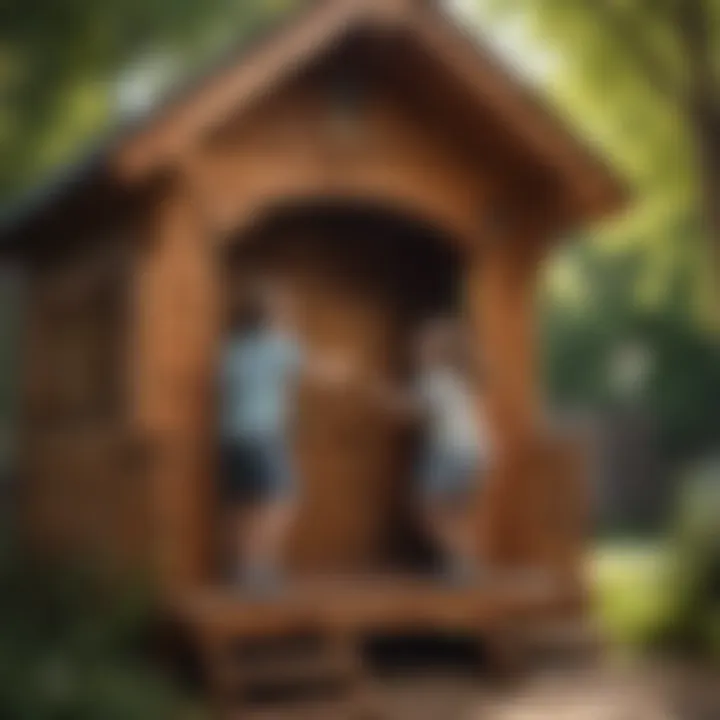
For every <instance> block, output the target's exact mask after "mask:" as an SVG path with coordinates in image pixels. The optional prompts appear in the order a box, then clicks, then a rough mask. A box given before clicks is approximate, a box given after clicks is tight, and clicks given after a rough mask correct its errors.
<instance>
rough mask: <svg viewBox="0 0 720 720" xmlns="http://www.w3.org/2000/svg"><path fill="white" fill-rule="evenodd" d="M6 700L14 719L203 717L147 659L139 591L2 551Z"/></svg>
mask: <svg viewBox="0 0 720 720" xmlns="http://www.w3.org/2000/svg"><path fill="white" fill-rule="evenodd" d="M0 587H1V588H2V593H1V594H0V708H2V717H3V718H7V720H65V719H67V720H98V719H99V718H103V720H148V718H153V719H156V718H157V720H162V719H163V718H167V719H168V720H182V719H183V718H186V719H188V720H189V718H191V717H192V718H197V717H199V715H197V714H194V710H193V709H192V708H191V707H190V705H189V704H188V702H187V701H186V699H185V698H184V697H183V696H182V694H180V692H179V690H178V689H177V688H176V687H175V686H174V685H173V684H172V683H171V682H170V680H169V679H168V678H167V677H165V675H164V674H162V673H161V672H160V671H159V670H158V669H157V668H156V667H155V666H154V665H153V664H151V663H150V662H149V660H148V659H147V653H146V647H145V645H146V633H147V630H148V622H149V613H148V606H147V604H146V602H145V601H144V600H143V599H142V598H141V597H139V596H138V597H129V596H125V597H123V598H122V599H112V600H109V599H108V598H107V597H106V596H103V594H102V593H100V592H99V591H98V588H97V585H96V584H95V583H94V582H93V581H92V579H91V578H90V577H89V575H88V574H86V573H84V572H80V571H78V570H70V569H67V568H64V569H60V568H57V567H46V566H41V565H38V564H36V563H33V561H31V560H30V559H28V558H26V557H23V556H22V555H19V554H17V553H16V552H13V551H12V549H6V551H5V552H4V553H3V556H2V558H0Z"/></svg>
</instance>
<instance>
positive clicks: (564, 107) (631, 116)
mask: <svg viewBox="0 0 720 720" xmlns="http://www.w3.org/2000/svg"><path fill="white" fill-rule="evenodd" d="M692 4H693V5H697V7H699V8H700V10H701V12H703V13H705V15H706V17H707V23H706V28H707V32H708V33H709V34H710V36H711V40H710V43H711V47H712V46H714V47H720V42H718V40H720V10H718V7H720V6H718V4H717V3H714V2H712V0H698V3H692ZM681 5H683V3H678V2H676V1H675V0H667V1H663V2H648V1H647V0H622V1H621V2H617V1H615V0H597V1H593V2H590V1H582V2H580V1H578V2H567V1H566V0H543V2H536V1H535V0H484V1H483V0H477V6H478V8H479V9H484V10H485V12H486V17H487V18H489V21H490V22H491V23H493V24H494V25H495V26H496V27H499V28H502V27H503V26H505V25H507V24H510V23H515V24H520V26H521V27H522V28H523V30H524V31H525V34H526V35H527V36H528V38H529V42H527V43H526V44H525V45H524V47H523V48H522V49H521V52H525V53H527V57H526V58H525V59H526V60H527V62H528V63H532V55H533V52H535V53H543V52H546V53H549V54H550V55H551V56H552V57H553V59H554V60H555V62H554V63H553V66H552V72H551V73H549V74H548V75H547V76H546V77H545V78H544V83H543V84H544V88H543V89H544V90H545V91H546V92H547V93H549V95H550V97H551V98H552V100H553V102H554V104H555V105H556V107H557V109H558V111H559V112H560V114H562V115H565V116H567V117H568V119H569V124H570V125H571V126H572V127H576V128H578V130H579V131H581V134H582V135H583V136H585V137H589V138H591V139H592V142H593V143H594V144H595V145H597V146H598V147H599V148H600V150H601V152H602V154H603V155H604V156H606V157H608V158H609V159H610V161H611V164H612V165H613V167H615V168H617V169H618V170H619V172H620V173H621V174H622V175H623V176H624V177H625V178H626V179H627V181H628V183H629V185H630V187H631V191H632V206H631V208H630V211H629V212H628V213H626V214H624V216H623V217H622V218H620V219H618V220H616V221H614V222H612V223H610V224H607V225H606V226H605V227H603V228H602V229H601V231H600V232H599V233H598V235H597V236H596V238H595V240H596V241H597V242H596V244H597V247H598V248H602V252H603V253H605V254H609V255H612V254H614V253H618V252H619V253H620V254H624V253H626V252H628V250H632V251H633V252H637V253H638V254H639V257H640V258H641V260H642V263H641V267H640V269H639V272H638V274H637V278H636V281H635V285H634V288H633V292H634V296H635V300H636V301H637V302H641V303H644V304H656V305H662V304H667V303H668V302H669V301H670V300H671V299H672V298H673V293H674V292H675V285H676V283H677V282H678V279H679V278H680V279H682V278H684V277H685V276H686V275H687V274H688V273H691V274H692V276H693V282H692V284H690V285H689V286H686V288H685V291H686V293H687V294H688V297H687V298H685V299H684V301H685V302H686V303H688V302H689V303H691V304H692V306H693V308H692V309H693V311H694V313H695V314H696V315H697V316H700V319H701V320H703V321H704V320H705V319H706V317H705V316H707V315H709V314H711V309H710V298H711V295H710V292H711V289H710V286H711V282H712V273H711V264H710V263H708V262H707V258H708V246H707V240H708V238H707V237H706V231H705V229H704V222H703V209H702V208H703V196H702V175H701V172H700V169H699V166H698V163H697V161H696V160H697V157H698V147H699V146H698V141H699V139H698V137H697V132H696V128H694V127H693V123H692V119H691V115H690V113H689V111H688V108H687V107H686V105H685V103H686V97H687V88H688V87H689V85H690V82H691V76H692V73H691V70H690V68H689V63H688V52H687V49H686V48H685V47H684V43H685V42H686V40H685V38H684V37H683V36H682V35H681V33H680V31H679V30H678V12H679V8H680V6H681ZM713 39H714V40H715V41H714V42H713ZM715 59H716V60H719V59H720V58H715ZM716 91H717V92H720V90H718V89H716Z"/></svg>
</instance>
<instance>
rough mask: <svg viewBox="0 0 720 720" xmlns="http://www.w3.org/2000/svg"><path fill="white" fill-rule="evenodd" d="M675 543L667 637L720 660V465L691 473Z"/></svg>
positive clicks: (708, 464)
mask: <svg viewBox="0 0 720 720" xmlns="http://www.w3.org/2000/svg"><path fill="white" fill-rule="evenodd" d="M671 543H672V556H671V561H670V569H669V573H668V578H667V586H666V592H667V593H668V596H669V597H670V599H671V611H672V615H671V618H672V622H671V624H670V625H669V626H668V628H667V635H668V638H669V639H670V640H671V641H672V642H674V643H678V644H680V645H681V646H683V647H687V648H690V649H693V650H699V651H703V652H704V651H708V652H711V653H713V654H716V655H717V657H718V658H720V460H713V461H706V462H703V463H701V464H698V465H697V466H695V467H694V468H692V469H691V470H690V471H689V472H688V474H687V476H686V478H685V481H684V483H683V485H682V492H681V496H680V499H679V503H678V512H677V517H676V521H675V524H674V527H673V528H672V533H671Z"/></svg>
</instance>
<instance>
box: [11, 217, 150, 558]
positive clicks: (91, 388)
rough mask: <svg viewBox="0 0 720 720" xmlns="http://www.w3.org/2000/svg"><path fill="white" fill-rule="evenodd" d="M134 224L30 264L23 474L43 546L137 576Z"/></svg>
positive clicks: (139, 489)
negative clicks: (132, 412)
mask: <svg viewBox="0 0 720 720" xmlns="http://www.w3.org/2000/svg"><path fill="white" fill-rule="evenodd" d="M127 220H129V218H125V219H124V220H122V221H120V222H117V223H113V224H112V229H111V228H110V226H108V227H105V228H99V227H93V228H92V229H90V228H81V229H79V230H78V231H77V235H76V236H75V237H74V238H73V239H72V240H70V239H68V240H67V241H66V243H67V244H66V245H65V246H57V247H55V248H54V249H52V248H51V247H49V246H46V247H45V248H43V250H39V251H38V252H37V254H36V255H35V256H33V257H32V258H31V259H30V267H29V273H28V277H29V288H28V308H27V327H26V343H27V344H26V348H25V356H26V367H25V374H24V391H23V394H24V398H25V400H24V403H23V409H22V421H21V424H22V428H21V456H20V465H21V480H22V485H21V496H22V497H21V501H22V511H23V519H24V527H25V529H26V531H27V533H28V535H29V538H30V540H31V543H32V545H33V546H34V547H36V548H37V549H39V550H41V551H42V552H47V551H49V552H51V553H52V554H56V553H57V554H65V555H70V556H78V555H85V556H89V557H91V558H93V559H94V560H95V561H97V562H98V563H99V564H101V565H104V566H107V567H108V568H110V567H111V568H112V570H113V571H121V572H125V571H130V570H132V571H133V572H135V571H137V570H139V567H140V565H141V563H140V559H141V558H142V557H143V556H144V555H145V552H146V547H147V539H148V537H147V529H148V524H149V515H148V511H149V505H148V503H147V497H146V495H145V485H144V477H143V468H142V467H141V466H140V465H139V464H137V460H138V453H137V450H138V447H137V445H136V438H135V437H134V436H133V433H132V429H131V428H130V426H129V425H128V417H127V406H126V401H127V384H126V380H127V353H128V350H129V346H128V332H127V331H128V323H129V312H128V311H129V307H128V301H129V296H130V284H131V279H132V246H131V242H130V241H131V230H130V229H129V228H128V226H127V222H126V221H127ZM121 228H122V229H121ZM78 236H79V238H80V239H78Z"/></svg>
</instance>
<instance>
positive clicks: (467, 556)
mask: <svg viewBox="0 0 720 720" xmlns="http://www.w3.org/2000/svg"><path fill="white" fill-rule="evenodd" d="M423 515H424V524H425V529H426V532H427V533H428V535H429V536H430V537H431V538H432V540H433V541H434V542H435V543H436V545H437V546H438V548H439V549H440V552H441V554H442V557H443V560H444V562H445V563H446V565H448V566H449V567H450V568H451V569H452V570H453V571H457V572H459V573H468V574H469V573H471V572H472V569H473V567H474V566H475V547H474V536H473V533H472V530H471V529H470V527H469V523H468V518H467V517H466V516H465V512H464V511H463V510H462V509H461V508H458V507H456V506H454V505H426V506H425V508H424V512H423Z"/></svg>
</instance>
